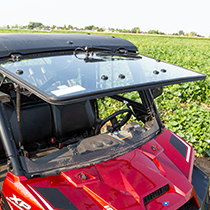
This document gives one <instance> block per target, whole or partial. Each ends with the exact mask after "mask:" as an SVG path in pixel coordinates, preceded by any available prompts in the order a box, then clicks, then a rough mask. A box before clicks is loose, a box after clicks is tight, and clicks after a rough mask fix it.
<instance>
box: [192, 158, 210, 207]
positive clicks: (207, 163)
mask: <svg viewBox="0 0 210 210" xmlns="http://www.w3.org/2000/svg"><path fill="white" fill-rule="evenodd" d="M195 164H196V165H197V166H198V167H199V168H200V169H201V170H202V171H204V172H205V173H206V174H207V175H208V176H209V177H210V159H209V158H208V157H197V158H195ZM209 203H210V201H209ZM208 210H210V205H209V207H208Z"/></svg>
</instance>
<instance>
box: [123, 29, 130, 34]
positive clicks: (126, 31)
mask: <svg viewBox="0 0 210 210" xmlns="http://www.w3.org/2000/svg"><path fill="white" fill-rule="evenodd" d="M122 33H131V31H130V30H129V29H123V30H122Z"/></svg>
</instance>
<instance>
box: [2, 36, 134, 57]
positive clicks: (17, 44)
mask: <svg viewBox="0 0 210 210" xmlns="http://www.w3.org/2000/svg"><path fill="white" fill-rule="evenodd" d="M0 40H1V41H0V58H6V57H9V56H10V55H11V54H16V55H17V54H21V55H27V54H34V53H43V52H52V51H64V50H69V49H72V50H74V49H76V48H78V47H86V46H87V47H89V48H94V47H95V48H108V49H119V48H125V49H126V50H128V51H131V52H136V51H137V47H136V46H135V45H134V44H132V43H131V42H129V41H127V40H125V39H121V38H117V37H116V38H113V37H112V36H103V35H92V34H91V35H87V34H36V33H34V34H27V33H24V34H21V33H17V34H15V33H14V34H1V35H0ZM69 43H71V44H69Z"/></svg>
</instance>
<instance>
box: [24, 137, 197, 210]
mask: <svg viewBox="0 0 210 210" xmlns="http://www.w3.org/2000/svg"><path fill="white" fill-rule="evenodd" d="M150 144H153V145H156V146H157V147H158V151H153V152H148V151H147V146H148V145H145V146H143V147H141V148H140V149H136V150H134V151H132V152H129V153H128V154H125V155H123V156H121V157H118V158H115V159H112V160H109V161H106V162H103V163H99V164H96V165H94V166H89V167H85V168H80V169H75V170H70V171H64V172H62V173H61V174H60V175H56V176H49V177H41V178H37V179H31V180H27V181H24V183H23V184H24V185H27V186H28V189H29V190H30V191H31V190H32V191H33V192H32V193H33V194H34V193H35V196H37V195H41V196H42V197H43V198H45V200H46V201H48V203H49V204H50V205H51V206H52V207H53V206H54V207H55V205H54V204H53V202H54V200H53V198H52V199H51V197H53V196H54V197H56V199H57V200H58V201H60V202H61V203H60V204H59V205H60V206H59V205H58V207H59V208H58V207H57V209H65V208H63V207H62V198H59V195H60V193H61V194H62V196H64V197H66V198H68V200H70V201H71V202H72V203H73V205H75V206H76V207H77V208H78V209H88V208H87V207H88V206H89V207H91V209H109V210H111V209H132V210H133V209H145V206H146V207H147V209H162V208H165V207H166V206H164V205H163V204H167V209H173V210H174V209H177V206H181V205H182V204H183V203H185V202H186V200H188V199H189V198H191V197H192V196H193V195H194V194H195V193H194V189H193V187H192V185H191V184H190V182H189V180H188V179H187V178H186V177H185V176H184V175H183V173H182V172H181V171H180V170H179V169H178V167H177V166H176V165H175V164H174V163H173V162H172V161H171V160H170V159H169V158H168V157H167V156H166V155H165V154H164V149H163V148H162V147H161V145H160V144H158V143H157V141H155V140H152V141H150ZM174 183H176V184H174ZM183 183H184V184H183ZM27 186H26V187H27ZM164 186H168V187H169V188H168V189H167V190H166V191H167V192H165V191H162V190H161V188H162V187H164ZM45 189H51V192H52V194H53V195H52V196H50V198H46V196H47V195H48V194H46V192H47V191H46V192H45ZM52 189H53V190H54V189H56V190H57V191H56V190H55V191H52ZM58 191H59V194H56V193H57V192H58ZM56 195H57V196H56ZM160 195H161V196H160ZM146 196H147V197H146ZM47 197H49V196H47ZM145 197H146V200H148V199H149V200H150V202H148V203H145V201H144V198H145ZM165 202H166V203H165ZM76 207H75V209H77V208H76Z"/></svg>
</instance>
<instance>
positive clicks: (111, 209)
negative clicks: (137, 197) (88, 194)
mask: <svg viewBox="0 0 210 210" xmlns="http://www.w3.org/2000/svg"><path fill="white" fill-rule="evenodd" d="M104 209H106V210H113V208H111V207H110V206H108V205H107V206H104Z"/></svg>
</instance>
